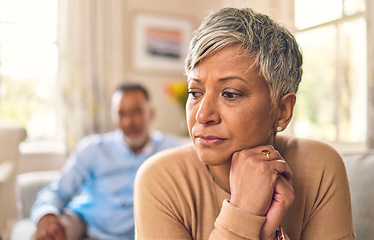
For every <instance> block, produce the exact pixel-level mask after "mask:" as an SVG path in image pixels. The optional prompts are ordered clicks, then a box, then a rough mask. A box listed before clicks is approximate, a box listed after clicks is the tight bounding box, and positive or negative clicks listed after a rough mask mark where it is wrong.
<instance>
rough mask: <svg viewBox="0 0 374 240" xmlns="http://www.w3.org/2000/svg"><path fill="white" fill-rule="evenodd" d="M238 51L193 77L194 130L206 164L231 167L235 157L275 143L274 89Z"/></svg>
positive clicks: (211, 60)
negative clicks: (242, 151)
mask: <svg viewBox="0 0 374 240" xmlns="http://www.w3.org/2000/svg"><path fill="white" fill-rule="evenodd" d="M252 62H253V61H252V59H251V58H250V57H249V56H248V55H245V54H244V50H243V48H241V47H238V46H232V47H226V48H224V49H222V50H220V51H219V52H217V53H215V54H213V55H211V56H209V57H207V58H206V59H204V60H203V61H202V62H201V63H199V64H198V65H197V66H196V67H195V68H194V69H193V70H192V71H191V72H190V73H189V75H188V89H189V92H190V94H189V97H188V101H187V110H186V111H187V123H188V131H189V134H190V136H191V139H192V141H193V142H194V145H195V149H196V151H197V153H198V155H199V157H200V158H201V160H202V161H203V162H205V163H206V164H209V165H221V164H225V163H228V162H229V161H230V160H231V156H232V154H233V153H234V152H236V151H240V150H242V149H247V148H252V147H255V146H258V145H263V144H272V143H273V133H274V123H275V117H274V114H273V111H272V101H271V99H270V90H269V87H268V84H267V82H266V81H265V79H264V78H263V77H261V76H259V75H258V71H257V69H253V68H250V66H251V63H252Z"/></svg>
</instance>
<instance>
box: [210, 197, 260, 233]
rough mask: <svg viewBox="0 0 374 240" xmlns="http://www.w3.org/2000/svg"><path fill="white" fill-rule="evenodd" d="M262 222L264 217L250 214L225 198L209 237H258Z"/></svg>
mask: <svg viewBox="0 0 374 240" xmlns="http://www.w3.org/2000/svg"><path fill="white" fill-rule="evenodd" d="M264 223H265V217H263V216H256V215H253V214H250V213H248V212H246V211H243V210H242V209H240V208H237V207H235V206H233V205H231V204H230V203H229V202H228V200H225V201H224V202H223V205H222V209H221V212H220V214H219V216H218V218H217V219H216V222H215V223H214V227H215V228H214V230H213V231H212V233H211V235H210V238H209V239H211V240H213V239H260V232H261V228H262V225H263V224H264Z"/></svg>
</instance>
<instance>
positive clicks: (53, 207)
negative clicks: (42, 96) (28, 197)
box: [31, 84, 180, 240]
mask: <svg viewBox="0 0 374 240" xmlns="http://www.w3.org/2000/svg"><path fill="white" fill-rule="evenodd" d="M154 116H155V112H154V109H153V108H152V106H151V104H150V102H149V95H148V92H147V90H146V89H145V88H144V87H142V86H141V85H137V84H125V85H122V86H120V87H119V88H118V89H117V90H116V91H115V92H114V94H113V97H112V119H113V122H114V124H115V125H116V126H117V127H118V129H117V130H115V131H113V132H109V133H105V134H98V135H92V136H88V137H86V138H84V139H83V140H82V141H81V142H80V143H79V144H78V145H77V148H76V150H75V151H74V153H73V154H71V156H70V158H69V159H68V161H67V163H66V165H65V167H64V168H63V171H62V173H61V175H60V177H59V178H58V180H56V181H55V182H53V183H52V184H50V185H49V186H48V187H46V188H45V189H43V190H42V191H41V192H39V194H38V197H37V199H36V201H35V203H34V206H33V208H32V210H31V218H32V220H33V221H34V222H35V224H36V226H37V231H36V233H35V235H34V238H35V239H38V240H39V239H69V240H72V239H84V238H91V239H92V238H93V239H107V240H109V239H121V240H123V239H132V240H133V239H134V216H133V181H134V178H135V174H136V171H137V169H138V168H139V166H140V165H141V164H142V163H143V161H144V160H146V159H147V158H148V157H150V156H151V155H152V154H154V153H156V152H159V151H161V150H164V149H167V148H171V147H175V146H178V145H180V144H179V140H178V138H177V137H175V136H171V135H166V134H164V133H161V132H154V133H150V125H151V123H152V120H153V119H154Z"/></svg>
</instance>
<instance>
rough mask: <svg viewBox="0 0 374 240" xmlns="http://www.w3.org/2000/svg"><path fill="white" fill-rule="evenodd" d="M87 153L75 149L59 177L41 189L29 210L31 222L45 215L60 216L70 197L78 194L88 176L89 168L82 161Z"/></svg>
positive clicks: (36, 221) (35, 221)
mask: <svg viewBox="0 0 374 240" xmlns="http://www.w3.org/2000/svg"><path fill="white" fill-rule="evenodd" d="M86 152H87V151H84V150H83V149H80V148H77V151H76V152H74V153H73V154H72V155H71V156H70V157H69V159H68V161H67V163H66V165H65V166H64V168H63V170H62V171H61V174H60V176H59V177H58V178H57V179H56V180H55V181H53V182H52V183H51V184H49V185H48V186H47V187H45V188H44V189H42V190H41V191H40V192H39V193H38V195H37V198H36V200H35V202H34V204H33V206H32V208H31V214H30V215H31V220H32V221H33V222H34V223H35V224H37V223H38V221H39V220H40V219H41V218H42V217H43V216H44V215H46V214H54V215H57V216H58V215H60V213H61V211H62V209H63V208H65V207H66V205H67V204H68V203H69V202H70V200H71V199H72V197H73V196H74V195H75V194H76V193H77V192H79V189H80V186H81V184H82V182H83V181H84V179H85V178H86V177H87V176H88V175H89V168H88V166H87V164H86V163H85V161H84V160H83V159H85V158H87V156H86V155H87V153H86Z"/></svg>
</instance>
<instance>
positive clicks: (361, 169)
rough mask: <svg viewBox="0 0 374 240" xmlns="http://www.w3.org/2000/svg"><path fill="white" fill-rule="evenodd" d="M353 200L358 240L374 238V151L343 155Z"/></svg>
mask: <svg viewBox="0 0 374 240" xmlns="http://www.w3.org/2000/svg"><path fill="white" fill-rule="evenodd" d="M341 155H342V158H343V160H344V163H345V165H346V169H347V175H348V179H349V185H350V190H351V198H352V211H353V222H354V225H355V231H356V239H373V236H374V174H373V170H374V151H365V152H357V153H344V154H341Z"/></svg>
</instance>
